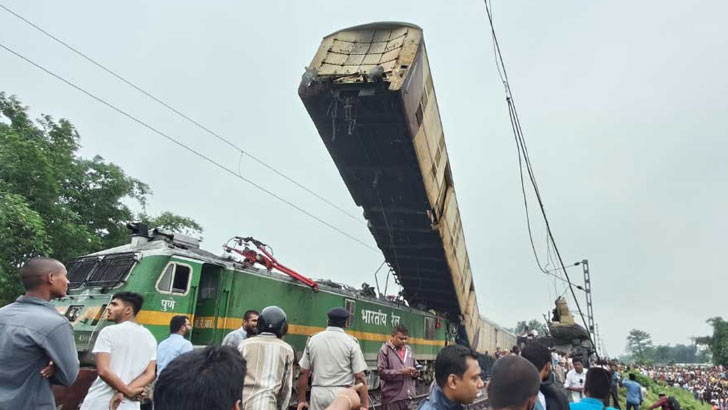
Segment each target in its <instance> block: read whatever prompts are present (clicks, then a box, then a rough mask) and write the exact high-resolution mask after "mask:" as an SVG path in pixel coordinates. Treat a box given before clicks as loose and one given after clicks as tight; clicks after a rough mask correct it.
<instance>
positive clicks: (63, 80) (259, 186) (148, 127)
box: [0, 43, 379, 252]
mask: <svg viewBox="0 0 728 410" xmlns="http://www.w3.org/2000/svg"><path fill="white" fill-rule="evenodd" d="M0 48H3V49H4V50H5V51H7V52H9V53H11V54H13V55H15V56H16V57H18V58H20V59H22V60H24V61H25V62H27V63H29V64H31V65H33V66H35V67H36V68H38V69H40V70H42V71H44V72H45V73H47V74H49V75H51V76H53V77H55V78H56V79H58V80H60V81H62V82H64V83H66V84H67V85H69V86H70V87H72V88H75V89H76V90H78V91H80V92H82V93H84V94H86V95H87V96H89V97H91V98H92V99H94V100H96V101H98V102H100V103H101V104H103V105H105V106H107V107H109V108H111V109H112V110H114V111H116V112H118V113H119V114H121V115H123V116H125V117H127V118H128V119H130V120H132V121H134V122H136V123H137V124H139V125H141V126H143V127H145V128H147V129H149V130H150V131H152V132H154V133H156V134H158V135H160V136H162V137H164V138H165V139H167V140H168V141H170V142H172V143H174V144H176V145H177V146H179V147H182V148H184V149H185V150H187V151H189V152H191V153H193V154H195V155H196V156H198V157H200V158H202V159H204V160H205V161H207V162H209V163H211V164H212V165H214V166H216V167H218V168H220V169H222V170H223V171H225V172H227V173H229V174H230V175H232V176H234V177H236V178H239V179H240V180H242V181H244V182H247V183H248V184H250V185H252V186H253V187H255V188H257V189H259V190H260V191H262V192H264V193H266V194H268V195H270V196H272V197H273V198H275V199H277V200H279V201H281V202H283V203H284V204H286V205H288V206H290V207H291V208H293V209H295V210H297V211H299V212H301V213H302V214H304V215H306V216H308V217H310V218H311V219H313V220H315V221H317V222H319V223H321V224H323V225H325V226H327V227H329V228H331V229H332V230H334V231H336V232H338V233H340V234H341V235H344V236H346V237H347V238H349V239H351V240H353V241H355V242H357V243H359V244H360V245H362V246H364V247H366V248H368V249H371V250H373V251H375V252H379V249H377V248H374V247H373V246H370V245H368V244H367V243H365V242H364V241H362V240H360V239H359V238H357V237H355V236H353V235H351V234H349V233H347V232H345V231H343V230H342V229H340V228H338V227H336V226H335V225H332V224H331V223H329V222H326V221H325V220H323V219H321V218H320V217H318V216H316V215H314V214H312V213H310V212H308V211H307V210H305V209H303V208H301V207H300V206H298V205H296V204H294V203H293V202H291V201H289V200H287V199H285V198H283V197H281V196H280V195H278V194H276V193H274V192H273V191H270V190H268V189H267V188H265V187H263V186H262V185H259V184H257V183H255V182H253V181H252V180H250V179H248V178H246V177H244V176H242V175H239V174H238V173H237V172H235V171H234V170H232V169H230V168H227V167H226V166H224V165H222V164H220V163H219V162H217V161H215V160H214V159H212V158H210V157H208V156H206V155H204V154H202V153H200V152H199V151H196V150H195V149H193V148H191V147H190V146H188V145H185V144H184V143H182V142H180V141H178V140H176V139H174V138H173V137H171V136H170V135H168V134H166V133H164V132H162V131H160V130H158V129H157V128H154V127H153V126H151V125H149V124H147V123H146V122H144V121H142V120H140V119H138V118H136V117H135V116H133V115H131V114H129V113H127V112H126V111H124V110H122V109H121V108H119V107H117V106H115V105H113V104H111V103H109V102H107V101H106V100H104V99H102V98H101V97H97V96H96V95H94V94H92V93H91V92H89V91H86V90H85V89H83V88H81V87H79V86H78V85H76V84H74V83H72V82H71V81H69V80H66V79H65V78H63V77H61V76H60V75H58V74H56V73H54V72H53V71H51V70H49V69H47V68H45V67H43V66H41V65H40V64H38V63H36V62H34V61H32V60H30V59H29V58H27V57H25V56H23V55H22V54H20V53H18V52H16V51H15V50H13V49H11V48H9V47H7V46H5V45H4V44H2V43H0Z"/></svg>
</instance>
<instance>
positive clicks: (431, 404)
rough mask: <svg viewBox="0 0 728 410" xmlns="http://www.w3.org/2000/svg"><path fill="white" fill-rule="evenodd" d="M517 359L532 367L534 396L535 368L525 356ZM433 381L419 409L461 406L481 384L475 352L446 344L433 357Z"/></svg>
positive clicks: (475, 395) (458, 408)
mask: <svg viewBox="0 0 728 410" xmlns="http://www.w3.org/2000/svg"><path fill="white" fill-rule="evenodd" d="M519 359H520V360H523V361H524V362H526V363H527V364H528V365H529V366H531V368H532V369H533V373H534V379H535V387H534V389H533V397H534V400H535V397H536V393H538V372H537V371H536V368H535V367H533V365H532V364H530V363H528V362H527V361H526V360H525V359H522V358H520V357H519ZM500 360H503V359H500ZM500 360H499V361H500ZM499 361H496V364H495V365H494V366H493V372H495V371H496V367H497V366H498V362H499ZM493 377H495V373H493ZM435 381H436V382H437V383H436V384H435V387H433V388H432V392H431V393H430V396H429V397H428V398H427V399H425V400H424V401H423V402H422V403H421V404H420V407H419V410H463V409H464V408H465V405H467V404H470V403H472V402H474V401H475V399H476V398H478V394H480V390H481V389H482V388H483V380H482V379H481V378H480V365H479V364H478V360H477V356H476V353H475V352H474V351H473V350H471V349H470V348H468V347H465V346H460V345H450V346H445V347H444V348H443V349H442V350H440V353H438V354H437V358H436V359H435ZM529 410H530V409H529Z"/></svg>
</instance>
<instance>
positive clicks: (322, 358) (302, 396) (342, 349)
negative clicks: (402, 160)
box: [296, 308, 369, 410]
mask: <svg viewBox="0 0 728 410" xmlns="http://www.w3.org/2000/svg"><path fill="white" fill-rule="evenodd" d="M328 316H329V326H328V327H327V328H326V330H324V331H323V332H319V333H316V334H315V335H313V336H311V338H310V339H309V340H308V343H307V344H306V350H304V352H303V357H301V361H300V362H299V363H298V364H299V365H300V366H301V376H300V377H299V379H298V384H297V386H296V391H297V392H298V410H303V409H304V408H310V410H324V409H325V408H326V407H328V406H329V404H331V402H332V401H334V398H336V396H337V395H339V394H341V392H342V391H343V390H344V389H346V388H347V387H351V386H353V385H354V384H358V383H362V384H364V386H363V388H362V389H361V390H360V391H359V396H360V397H361V408H362V409H368V408H369V389H368V388H367V379H366V375H365V374H364V371H365V370H366V369H367V364H366V362H365V361H364V354H363V353H362V351H361V347H359V342H358V341H357V340H356V338H355V337H354V336H351V335H348V334H346V333H345V332H344V328H345V327H346V320H347V319H348V318H349V312H348V311H347V310H346V309H344V308H333V309H331V310H329V312H328ZM311 373H313V382H312V384H311V403H310V405H309V403H308V402H307V401H306V388H307V387H308V379H309V377H310V376H311Z"/></svg>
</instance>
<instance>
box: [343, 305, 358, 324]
mask: <svg viewBox="0 0 728 410" xmlns="http://www.w3.org/2000/svg"><path fill="white" fill-rule="evenodd" d="M355 307H356V302H355V301H353V300H351V299H345V300H344V308H345V309H346V311H347V312H349V318H348V319H346V327H351V326H352V325H353V324H354V316H355V315H354V310H355Z"/></svg>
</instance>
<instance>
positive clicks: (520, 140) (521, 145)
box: [484, 0, 599, 358]
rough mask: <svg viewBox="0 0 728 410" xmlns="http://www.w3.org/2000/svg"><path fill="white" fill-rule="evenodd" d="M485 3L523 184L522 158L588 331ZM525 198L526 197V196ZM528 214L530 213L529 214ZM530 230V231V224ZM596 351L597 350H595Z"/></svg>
mask: <svg viewBox="0 0 728 410" xmlns="http://www.w3.org/2000/svg"><path fill="white" fill-rule="evenodd" d="M484 3H485V11H486V13H487V15H488V22H489V23H490V30H491V35H492V38H493V45H494V48H495V53H496V66H497V67H498V70H499V75H500V71H501V70H502V72H503V73H502V76H501V80H502V81H503V85H504V88H505V94H506V102H507V103H508V113H509V116H510V119H511V128H512V129H513V134H514V138H515V140H516V148H517V150H518V154H519V155H518V163H519V169H520V170H521V183H522V184H523V177H522V175H523V170H522V161H521V158H523V162H525V164H526V170H527V171H528V176H529V180H530V182H531V186H532V187H533V190H534V193H535V195H536V199H537V200H538V204H539V208H540V210H541V215H542V216H543V220H544V224H545V225H546V232H547V233H548V236H549V239H550V240H551V244H552V245H553V249H554V252H555V253H556V257H557V259H558V262H559V265H560V266H561V269H562V271H563V273H564V277H565V280H566V282H567V283H568V285H569V290H570V291H571V295H572V297H573V298H574V302H575V304H576V307H577V310H578V311H579V316H581V320H582V322H583V323H584V327H585V328H586V329H589V326H588V324H587V321H586V319H585V317H584V313H583V311H582V309H581V306H580V304H579V300H578V299H577V298H576V292H574V287H576V285H574V284H573V283H572V282H571V279H570V278H569V273H568V272H567V271H566V266H565V265H564V261H563V259H562V257H561V252H559V248H558V246H557V245H556V241H555V240H554V235H553V232H552V231H551V226H550V224H549V220H548V217H547V216H546V210H545V208H544V205H543V200H542V199H541V193H540V192H539V189H538V184H537V183H536V177H535V175H534V172H533V167H532V165H531V160H530V157H529V155H528V148H527V147H526V141H525V138H524V137H523V130H522V128H521V123H520V119H519V118H518V112H517V110H516V106H515V102H514V100H513V95H512V94H511V87H510V82H509V81H508V73H507V71H506V67H505V62H504V60H503V55H502V53H501V50H500V45H499V44H498V38H497V36H496V33H495V27H494V25H493V16H492V14H491V10H490V5H489V4H488V0H484ZM524 197H525V195H524ZM527 211H528V209H527ZM527 214H528V212H527ZM528 225H529V230H530V223H529V224H528ZM529 236H530V237H531V243H532V244H533V239H532V238H533V236H532V234H531V232H529ZM534 253H535V252H534ZM537 263H538V264H539V268H540V269H541V270H542V271H543V268H542V267H541V264H540V262H539V261H538V260H537ZM587 335H588V337H589V341H590V342H591V344H592V346H594V341H593V340H592V336H591V332H590V331H587ZM595 350H596V348H595ZM597 358H599V354H598V353H597Z"/></svg>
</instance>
